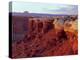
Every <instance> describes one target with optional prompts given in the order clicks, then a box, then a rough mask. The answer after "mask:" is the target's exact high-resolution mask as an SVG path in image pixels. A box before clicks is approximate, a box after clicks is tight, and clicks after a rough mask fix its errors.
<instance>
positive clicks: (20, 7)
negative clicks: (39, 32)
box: [12, 2, 78, 15]
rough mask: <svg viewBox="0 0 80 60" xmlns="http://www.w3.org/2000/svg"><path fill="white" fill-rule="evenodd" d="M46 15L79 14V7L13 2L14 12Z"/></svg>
mask: <svg viewBox="0 0 80 60" xmlns="http://www.w3.org/2000/svg"><path fill="white" fill-rule="evenodd" d="M24 11H28V12H29V13H44V14H68V15H75V14H78V6H77V5H66V4H52V3H39V2H38V3H36V2H12V12H24Z"/></svg>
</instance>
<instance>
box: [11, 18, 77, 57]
mask: <svg viewBox="0 0 80 60" xmlns="http://www.w3.org/2000/svg"><path fill="white" fill-rule="evenodd" d="M29 19H30V18H29ZM71 19H72V18H71ZM74 19H76V18H74ZM58 20H59V18H58ZM58 20H56V21H55V18H52V19H51V20H49V19H48V18H45V19H44V18H39V19H38V18H35V17H33V18H31V19H30V20H29V21H28V24H27V25H28V27H27V28H28V30H27V32H26V33H25V36H24V38H23V39H22V40H16V41H15V42H13V44H12V57H13V58H19V57H43V56H60V55H75V54H78V39H77V38H78V35H77V34H78V33H77V29H76V28H77V27H73V29H72V31H71V27H72V26H75V25H76V24H75V21H76V20H73V21H72V20H71V21H72V23H71V22H66V21H65V22H64V23H63V24H61V23H60V22H59V21H58ZM76 23H77V22H76ZM66 24H67V25H66ZM69 29H70V30H69ZM75 30H76V31H75Z"/></svg>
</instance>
